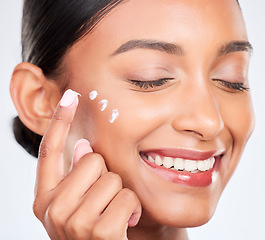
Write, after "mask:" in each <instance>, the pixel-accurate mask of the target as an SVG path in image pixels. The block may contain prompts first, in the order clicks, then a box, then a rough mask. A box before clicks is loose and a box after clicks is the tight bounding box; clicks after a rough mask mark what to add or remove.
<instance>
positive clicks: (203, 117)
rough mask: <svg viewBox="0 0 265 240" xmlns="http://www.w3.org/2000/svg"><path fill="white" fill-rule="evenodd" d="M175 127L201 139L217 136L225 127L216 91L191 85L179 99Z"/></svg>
mask: <svg viewBox="0 0 265 240" xmlns="http://www.w3.org/2000/svg"><path fill="white" fill-rule="evenodd" d="M177 102H178V103H177V111H176V114H175V117H174V120H173V122H172V126H173V128H174V129H175V130H176V131H178V132H182V133H185V134H190V135H193V136H195V137H196V138H198V139H200V140H211V139H213V138H215V137H216V136H217V135H218V134H219V133H220V132H221V131H222V130H223V128H224V122H223V119H222V116H221V113H220V109H219V105H218V102H217V99H216V97H215V95H214V93H213V92H212V91H211V89H210V88H209V87H207V86H204V87H202V86H201V88H194V87H191V86H189V87H188V88H187V89H186V91H182V94H181V98H178V101H177Z"/></svg>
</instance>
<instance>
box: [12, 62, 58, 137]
mask: <svg viewBox="0 0 265 240" xmlns="http://www.w3.org/2000/svg"><path fill="white" fill-rule="evenodd" d="M10 94H11V97H12V100H13V102H14V104H15V107H16V109H17V112H18V116H19V118H20V120H21V121H22V122H23V123H24V125H25V126H26V127H27V128H29V129H30V130H31V131H33V132H35V133H37V134H39V135H44V133H45V131H46V129H47V128H48V126H49V123H50V120H51V118H52V115H53V112H54V110H55V108H56V106H57V103H58V102H59V101H60V98H61V94H60V91H59V87H58V85H57V84H55V82H53V81H52V80H47V79H46V78H45V76H44V74H43V72H42V70H41V69H40V68H39V67H37V66H35V65H33V64H31V63H26V62H24V63H21V64H19V65H17V66H16V68H15V70H14V72H13V75H12V79H11V83H10Z"/></svg>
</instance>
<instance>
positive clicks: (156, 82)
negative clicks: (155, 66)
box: [129, 78, 249, 92]
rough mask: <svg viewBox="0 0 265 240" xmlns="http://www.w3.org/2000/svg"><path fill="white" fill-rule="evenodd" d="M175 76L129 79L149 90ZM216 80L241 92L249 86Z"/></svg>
mask: <svg viewBox="0 0 265 240" xmlns="http://www.w3.org/2000/svg"><path fill="white" fill-rule="evenodd" d="M172 79H173V78H161V79H158V80H153V81H141V80H129V82H131V83H132V84H133V85H135V86H137V87H139V88H141V89H145V90H147V89H148V88H155V87H160V86H163V85H164V84H166V83H167V82H168V81H170V80H172ZM213 81H215V82H219V83H220V84H222V86H224V87H226V88H229V89H234V90H237V91H240V92H244V91H248V90H249V88H248V87H245V86H244V83H238V82H237V83H233V82H228V81H224V80H221V79H213Z"/></svg>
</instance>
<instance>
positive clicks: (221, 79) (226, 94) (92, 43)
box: [65, 0, 254, 227]
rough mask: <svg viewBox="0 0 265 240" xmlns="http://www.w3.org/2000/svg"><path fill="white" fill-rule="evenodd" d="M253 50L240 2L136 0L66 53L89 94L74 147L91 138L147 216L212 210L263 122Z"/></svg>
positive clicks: (195, 221) (198, 215) (180, 222)
mask: <svg viewBox="0 0 265 240" xmlns="http://www.w3.org/2000/svg"><path fill="white" fill-rule="evenodd" d="M250 48H251V47H250V45H249V44H248V39H247V34H246V30H245V25H244V21H243V19H242V15H241V11H240V8H239V6H238V4H237V3H236V0H215V1H212V0H201V1H187V0H175V1H171V0H163V1H161V0H130V1H125V2H124V3H122V4H120V5H118V6H117V7H115V8H114V9H113V10H112V11H111V12H110V13H109V14H107V15H106V16H105V17H104V18H103V19H102V20H101V21H100V22H99V24H98V25H97V26H96V27H95V29H94V30H93V31H92V33H90V34H89V35H88V36H87V37H86V38H85V39H84V40H82V41H80V42H78V43H77V44H76V45H74V47H73V48H72V49H71V51H70V52H69V54H68V55H67V56H66V58H65V66H66V72H67V76H69V79H68V82H69V86H68V87H69V88H72V89H74V90H75V91H78V92H79V93H80V94H81V95H82V97H81V98H80V105H79V109H78V112H77V115H76V118H75V121H74V123H73V127H72V131H71V134H70V138H69V145H71V144H72V143H73V142H74V141H75V140H77V139H78V138H86V139H88V140H89V141H90V142H91V145H92V147H93V149H94V151H95V152H98V153H100V154H101V155H102V156H103V157H104V158H105V161H106V165H107V167H108V169H109V171H112V172H115V173H117V174H119V175H120V176H121V177H122V179H123V184H124V187H128V188H130V189H132V190H133V191H135V193H136V194H137V195H138V197H139V199H140V200H141V203H142V207H143V218H142V223H144V222H145V220H148V221H149V222H150V221H151V222H152V220H153V222H154V223H155V222H158V223H162V224H166V225H170V226H176V227H188V226H197V225H201V224H203V223H205V222H207V221H208V220H209V219H210V217H211V216H212V214H213V212H214V210H215V208H216V204H217V202H218V199H219V197H220V194H221V193H222V191H223V189H224V187H225V185H226V184H227V182H228V180H229V178H230V177H231V175H232V173H233V172H234V170H235V167H236V165H237V163H238V161H239V158H240V155H241V154H242V151H243V149H244V146H245V144H246V142H247V140H248V138H249V136H250V134H251V132H252V129H253V125H254V124H253V122H254V121H253V112H252V105H251V99H250V93H249V91H248V90H247V87H248V81H247V72H248V63H249V58H250ZM93 90H95V91H97V92H98V95H97V97H96V98H95V99H94V100H91V99H90V97H89V95H90V92H91V91H93ZM104 99H105V100H107V101H108V105H107V107H106V109H105V110H104V111H101V110H102V109H101V107H102V104H100V103H99V102H100V101H102V100H104ZM114 109H117V110H118V112H119V116H118V117H117V118H116V120H115V121H114V122H113V123H110V117H111V115H112V111H113V110H114ZM153 162H155V163H153ZM68 164H69V162H68ZM161 164H162V166H161ZM158 165H160V166H158ZM173 165H174V166H175V167H174V166H173ZM168 168H171V169H168ZM176 169H178V170H176ZM198 169H199V170H198Z"/></svg>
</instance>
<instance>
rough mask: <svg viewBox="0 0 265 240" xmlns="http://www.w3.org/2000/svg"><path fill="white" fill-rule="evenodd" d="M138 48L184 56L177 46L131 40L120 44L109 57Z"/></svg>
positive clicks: (151, 41)
mask: <svg viewBox="0 0 265 240" xmlns="http://www.w3.org/2000/svg"><path fill="white" fill-rule="evenodd" d="M138 48H142V49H151V50H158V51H161V52H165V53H168V54H175V55H179V56H182V55H184V50H183V48H182V47H181V46H180V45H177V44H173V43H167V42H160V41H153V40H131V41H128V42H126V43H124V44H122V45H121V46H120V47H119V48H118V49H117V50H116V51H115V52H114V53H112V54H111V56H115V55H118V54H121V53H124V52H127V51H130V50H133V49H138Z"/></svg>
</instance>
